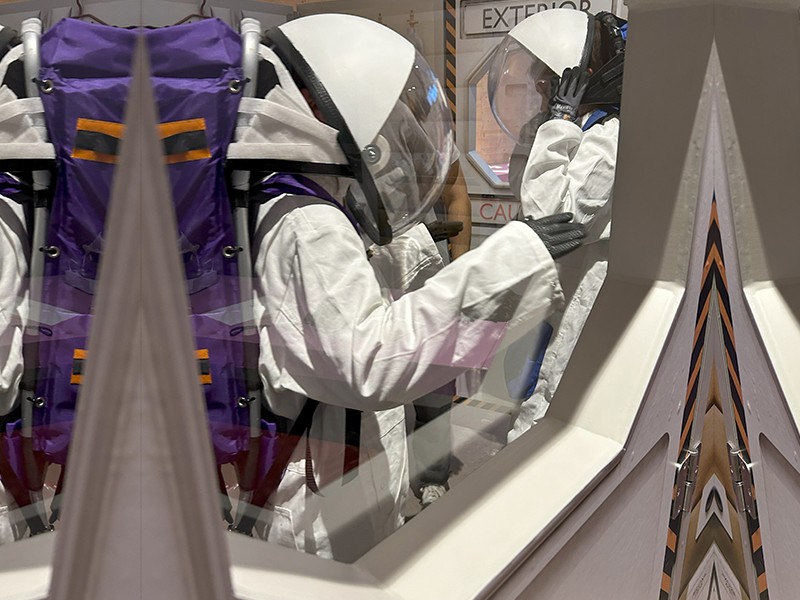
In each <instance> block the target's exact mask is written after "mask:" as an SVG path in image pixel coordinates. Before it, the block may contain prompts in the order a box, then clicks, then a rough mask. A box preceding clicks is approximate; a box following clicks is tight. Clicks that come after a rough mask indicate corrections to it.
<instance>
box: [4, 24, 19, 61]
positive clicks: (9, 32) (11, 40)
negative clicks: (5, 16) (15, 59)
mask: <svg viewBox="0 0 800 600" xmlns="http://www.w3.org/2000/svg"><path fill="white" fill-rule="evenodd" d="M19 41H20V40H19V33H17V31H16V30H14V29H11V27H3V28H2V29H0V59H2V58H3V57H4V56H5V55H6V54H8V51H9V50H11V48H12V47H13V46H16V45H17V44H19Z"/></svg>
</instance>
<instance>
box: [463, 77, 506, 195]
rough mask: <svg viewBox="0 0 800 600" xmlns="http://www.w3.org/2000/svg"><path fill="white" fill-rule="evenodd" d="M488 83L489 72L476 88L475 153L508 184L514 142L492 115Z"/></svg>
mask: <svg viewBox="0 0 800 600" xmlns="http://www.w3.org/2000/svg"><path fill="white" fill-rule="evenodd" d="M488 82H489V72H488V71H486V72H485V73H484V74H483V75H482V76H481V77H480V79H478V81H477V83H475V87H474V90H475V92H474V94H475V95H474V98H475V151H476V152H477V153H478V154H479V155H480V156H481V158H483V160H484V161H486V163H487V164H488V165H489V168H490V169H491V170H492V173H494V174H495V175H496V176H497V178H498V179H500V181H502V182H504V183H508V159H509V157H510V156H511V151H512V150H513V149H514V140H512V139H511V138H510V137H508V135H506V133H505V132H504V131H503V130H502V129H501V128H500V125H498V124H497V121H496V120H495V118H494V114H492V108H491V106H490V105H489V92H488V88H487V85H488ZM470 97H472V95H470Z"/></svg>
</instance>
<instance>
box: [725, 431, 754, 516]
mask: <svg viewBox="0 0 800 600" xmlns="http://www.w3.org/2000/svg"><path fill="white" fill-rule="evenodd" d="M728 463H729V465H730V468H731V477H732V478H733V489H734V496H736V509H737V510H738V511H739V512H745V511H747V514H748V515H750V517H751V518H753V519H757V518H758V513H757V511H756V499H755V487H754V485H753V468H752V465H750V463H748V462H747V458H746V456H745V450H743V449H741V448H734V447H733V446H732V445H731V444H730V443H729V444H728Z"/></svg>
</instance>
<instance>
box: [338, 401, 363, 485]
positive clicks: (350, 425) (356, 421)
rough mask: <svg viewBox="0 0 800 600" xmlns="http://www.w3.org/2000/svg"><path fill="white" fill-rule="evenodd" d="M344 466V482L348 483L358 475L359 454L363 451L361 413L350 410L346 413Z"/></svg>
mask: <svg viewBox="0 0 800 600" xmlns="http://www.w3.org/2000/svg"><path fill="white" fill-rule="evenodd" d="M344 422H345V426H344V427H345V429H344V444H345V445H344V465H343V466H342V474H343V481H342V483H347V482H348V481H351V480H352V479H353V478H354V477H355V476H356V475H358V462H359V453H360V451H361V411H360V410H355V409H353V408H348V409H347V410H346V411H345V418H344Z"/></svg>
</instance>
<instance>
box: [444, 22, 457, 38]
mask: <svg viewBox="0 0 800 600" xmlns="http://www.w3.org/2000/svg"><path fill="white" fill-rule="evenodd" d="M444 26H445V28H446V29H447V32H448V33H449V34H450V35H452V36H453V37H456V28H455V27H454V26H453V24H452V23H450V22H446V23H445V24H444Z"/></svg>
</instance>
